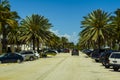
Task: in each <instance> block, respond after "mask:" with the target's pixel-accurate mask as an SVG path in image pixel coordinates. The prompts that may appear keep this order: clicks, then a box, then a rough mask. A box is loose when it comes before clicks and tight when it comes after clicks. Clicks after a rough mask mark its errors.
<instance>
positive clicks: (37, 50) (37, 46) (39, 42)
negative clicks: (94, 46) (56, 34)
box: [37, 39, 40, 52]
mask: <svg viewBox="0 0 120 80" xmlns="http://www.w3.org/2000/svg"><path fill="white" fill-rule="evenodd" d="M39 44H40V42H39V40H38V39H37V51H38V52H39Z"/></svg>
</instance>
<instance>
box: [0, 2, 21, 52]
mask: <svg viewBox="0 0 120 80" xmlns="http://www.w3.org/2000/svg"><path fill="white" fill-rule="evenodd" d="M19 18H20V17H19V16H18V14H17V12H15V11H11V10H10V4H9V1H8V0H2V1H1V4H0V32H1V35H2V36H3V39H2V44H3V49H4V50H5V51H6V46H7V40H6V36H7V34H8V32H7V28H8V27H14V24H16V23H17V19H19Z"/></svg>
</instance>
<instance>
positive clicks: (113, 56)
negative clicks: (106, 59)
mask: <svg viewBox="0 0 120 80" xmlns="http://www.w3.org/2000/svg"><path fill="white" fill-rule="evenodd" d="M111 58H120V54H113V55H112V56H111Z"/></svg>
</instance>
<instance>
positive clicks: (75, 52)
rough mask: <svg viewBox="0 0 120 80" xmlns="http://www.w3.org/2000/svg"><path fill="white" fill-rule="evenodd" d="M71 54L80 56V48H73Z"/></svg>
mask: <svg viewBox="0 0 120 80" xmlns="http://www.w3.org/2000/svg"><path fill="white" fill-rule="evenodd" d="M71 55H72V56H73V55H78V56H79V50H78V49H73V50H72V54H71Z"/></svg>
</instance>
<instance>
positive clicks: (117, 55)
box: [109, 52, 120, 71]
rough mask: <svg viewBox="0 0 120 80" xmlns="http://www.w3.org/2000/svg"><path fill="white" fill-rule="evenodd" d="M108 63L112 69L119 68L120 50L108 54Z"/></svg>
mask: <svg viewBox="0 0 120 80" xmlns="http://www.w3.org/2000/svg"><path fill="white" fill-rule="evenodd" d="M109 64H110V66H113V69H114V71H118V70H119V68H120V52H112V53H111V55H110V56H109Z"/></svg>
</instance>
